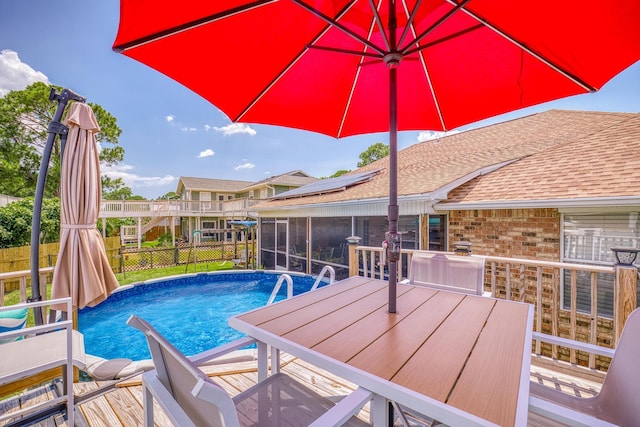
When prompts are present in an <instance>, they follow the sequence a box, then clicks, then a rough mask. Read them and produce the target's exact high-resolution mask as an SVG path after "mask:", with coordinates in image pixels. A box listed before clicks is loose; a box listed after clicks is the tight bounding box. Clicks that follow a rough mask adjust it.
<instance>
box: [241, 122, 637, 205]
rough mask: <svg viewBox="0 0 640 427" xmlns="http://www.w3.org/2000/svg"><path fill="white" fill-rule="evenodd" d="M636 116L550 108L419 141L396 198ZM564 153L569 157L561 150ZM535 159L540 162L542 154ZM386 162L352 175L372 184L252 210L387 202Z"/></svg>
mask: <svg viewBox="0 0 640 427" xmlns="http://www.w3.org/2000/svg"><path fill="white" fill-rule="evenodd" d="M635 116H638V114H633V113H602V112H588V111H565V110H550V111H546V112H542V113H537V114H533V115H530V116H526V117H523V118H519V119H515V120H510V121H506V122H502V123H498V124H494V125H491V126H487V127H483V128H479V129H474V130H469V131H465V132H461V133H458V134H453V135H450V136H446V137H442V138H440V139H437V140H431V141H426V142H422V143H418V144H415V145H412V146H410V147H408V148H406V149H404V150H401V151H400V152H399V153H398V195H399V197H400V198H402V197H411V196H414V197H415V196H421V195H422V196H424V197H425V198H431V199H433V198H437V197H441V194H440V193H445V194H444V195H445V196H446V190H450V189H453V188H455V187H457V186H459V185H461V184H463V183H464V182H466V181H468V180H470V179H473V178H474V177H475V176H476V175H479V174H481V173H486V172H489V171H491V170H492V169H499V168H502V167H504V165H505V164H508V163H509V162H515V161H517V162H516V163H514V164H513V165H512V166H513V167H515V168H517V167H518V166H517V165H518V164H520V161H521V159H524V158H526V157H528V156H532V155H534V154H536V153H548V152H550V151H552V150H554V149H555V148H559V149H560V148H561V147H563V146H566V145H569V144H571V143H573V142H575V141H580V140H583V139H588V138H592V137H593V135H594V134H597V133H598V132H601V131H604V130H606V129H613V128H615V127H616V126H620V125H621V124H623V123H625V122H626V121H628V120H630V119H631V118H633V117H635ZM565 154H568V153H567V152H566V151H565ZM538 158H539V159H543V158H544V156H539V157H538ZM388 164H389V160H388V157H387V158H384V159H380V160H378V161H376V162H373V163H371V164H369V165H367V166H365V167H363V168H360V169H357V170H355V171H353V172H351V173H360V172H365V171H371V170H375V169H381V170H382V172H381V173H380V174H378V175H377V176H375V177H374V178H373V179H372V180H370V181H368V182H364V183H362V184H359V185H354V186H352V187H349V188H347V189H345V190H344V191H341V192H334V193H329V194H322V195H311V196H302V197H299V198H291V199H286V200H270V201H266V202H263V203H260V204H259V205H256V206H254V208H256V209H257V210H262V209H265V210H267V209H274V208H275V209H277V208H280V207H294V206H301V205H317V204H325V203H339V202H346V201H365V200H377V199H383V198H387V197H388V194H389V173H388ZM494 173H495V172H494ZM486 176H487V175H484V176H483V177H482V178H476V179H477V180H481V179H484V178H485V177H486ZM530 181H531V180H530Z"/></svg>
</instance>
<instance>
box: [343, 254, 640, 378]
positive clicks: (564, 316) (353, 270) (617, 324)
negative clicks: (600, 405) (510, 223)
mask: <svg viewBox="0 0 640 427" xmlns="http://www.w3.org/2000/svg"><path fill="white" fill-rule="evenodd" d="M415 252H418V251H414V250H403V251H402V256H401V258H400V261H399V265H398V272H399V273H398V274H399V275H400V277H399V279H400V280H401V279H405V278H407V277H408V276H409V273H410V268H411V267H410V266H411V258H412V256H413V254H414V253H415ZM350 253H351V254H353V256H350V266H349V271H350V274H351V275H354V274H359V275H364V276H365V277H372V278H386V277H385V270H384V266H382V265H380V261H381V254H382V250H381V248H379V247H369V246H357V247H353V248H351V252H350ZM485 258H486V267H485V290H487V291H489V290H490V291H491V293H492V295H493V296H494V297H496V298H501V299H508V300H514V301H520V302H526V303H529V304H533V305H534V306H535V320H534V329H535V331H538V332H543V333H545V334H549V335H552V336H560V337H564V338H569V339H573V340H577V341H581V342H585V343H589V344H595V345H600V346H604V347H609V348H615V344H616V340H617V338H618V337H619V335H620V333H621V331H622V326H623V325H624V321H625V320H626V317H627V316H628V315H629V313H630V312H631V311H632V310H633V309H634V308H635V307H637V301H636V292H637V280H638V273H637V271H636V269H635V268H633V267H632V268H623V267H614V266H594V265H585V264H573V263H564V262H550V261H537V260H530V259H516V258H505V257H494V256H486V257H485ZM579 275H588V277H589V278H590V295H589V297H590V307H589V310H581V309H580V308H579V307H578V304H577V301H578V276H579ZM603 275H604V276H603ZM604 278H606V279H608V280H609V282H611V281H613V283H614V286H613V292H614V296H613V300H614V305H613V316H608V315H604V314H602V313H599V308H598V307H599V304H598V301H599V299H602V296H603V295H604V293H605V290H604V289H603V285H602V282H603V281H604ZM563 285H564V286H563ZM608 291H610V288H609V290H608ZM563 292H564V293H567V292H568V293H569V295H566V296H565V298H564V300H565V301H566V302H567V303H566V304H562V301H561V297H562V296H563V295H564V293H563ZM567 297H568V299H567ZM532 352H533V354H534V355H537V356H547V357H550V358H552V359H559V360H564V361H566V362H568V363H570V364H574V365H582V366H585V367H588V368H592V369H606V367H607V366H608V363H609V359H608V358H604V357H601V356H597V355H595V354H587V353H585V352H579V351H576V350H573V349H568V348H563V347H560V346H558V345H551V344H548V343H543V342H542V341H535V342H534V348H533V349H532Z"/></svg>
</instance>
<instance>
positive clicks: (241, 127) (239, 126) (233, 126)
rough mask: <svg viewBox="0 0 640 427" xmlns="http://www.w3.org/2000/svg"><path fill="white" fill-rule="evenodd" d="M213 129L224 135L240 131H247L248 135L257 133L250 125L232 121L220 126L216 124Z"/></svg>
mask: <svg viewBox="0 0 640 427" xmlns="http://www.w3.org/2000/svg"><path fill="white" fill-rule="evenodd" d="M213 129H214V130H215V131H216V132H220V133H222V134H223V135H224V136H229V135H236V134H239V133H246V134H247V135H251V136H254V135H255V134H256V131H255V129H252V128H251V127H250V126H249V125H246V124H244V123H230V124H228V125H226V126H222V127H220V128H219V127H217V126H214V127H213Z"/></svg>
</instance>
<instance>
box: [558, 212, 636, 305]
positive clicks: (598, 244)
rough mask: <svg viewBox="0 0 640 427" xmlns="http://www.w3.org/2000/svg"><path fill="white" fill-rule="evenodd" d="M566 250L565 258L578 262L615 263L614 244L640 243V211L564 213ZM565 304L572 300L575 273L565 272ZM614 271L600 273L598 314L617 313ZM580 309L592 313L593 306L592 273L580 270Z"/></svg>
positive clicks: (563, 255) (563, 286) (631, 245)
mask: <svg viewBox="0 0 640 427" xmlns="http://www.w3.org/2000/svg"><path fill="white" fill-rule="evenodd" d="M562 231H563V236H564V238H563V251H562V259H563V261H565V262H572V263H577V264H595V265H611V264H613V263H614V257H613V252H612V251H611V248H612V247H615V246H624V247H633V248H638V247H640V222H639V221H638V212H624V213H622V212H621V213H598V214H564V216H563V223H562ZM563 279H564V280H563V285H562V291H563V292H562V304H563V306H564V307H565V308H568V307H570V304H571V273H570V272H568V271H565V272H564V275H563ZM613 286H614V277H613V275H612V274H605V273H599V274H598V314H599V315H602V316H609V317H611V316H613ZM577 291H578V296H577V306H578V310H579V311H582V312H585V313H588V312H589V311H590V307H591V277H590V274H589V273H587V272H578V277H577Z"/></svg>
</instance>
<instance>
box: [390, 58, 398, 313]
mask: <svg viewBox="0 0 640 427" xmlns="http://www.w3.org/2000/svg"><path fill="white" fill-rule="evenodd" d="M397 71H398V70H397V69H396V68H395V67H392V68H391V69H390V70H389V101H390V102H389V106H390V113H389V211H388V215H389V233H388V236H387V244H388V248H389V257H388V259H389V313H395V312H396V287H397V279H398V257H399V255H400V235H399V234H398V217H399V208H398V124H397V118H398V112H397Z"/></svg>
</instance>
